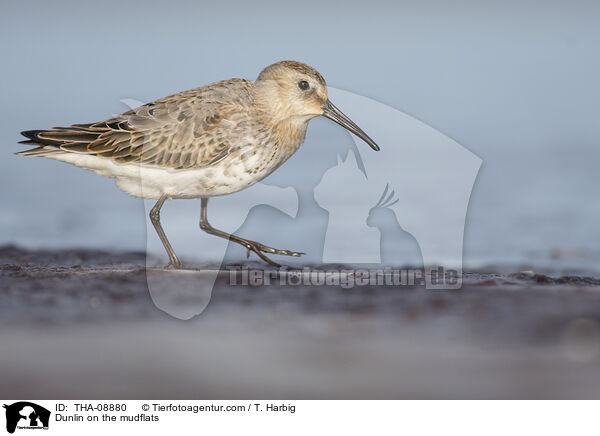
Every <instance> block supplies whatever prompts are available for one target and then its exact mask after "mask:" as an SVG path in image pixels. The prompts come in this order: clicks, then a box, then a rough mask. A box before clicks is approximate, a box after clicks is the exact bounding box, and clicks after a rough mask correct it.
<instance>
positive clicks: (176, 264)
mask: <svg viewBox="0 0 600 436" xmlns="http://www.w3.org/2000/svg"><path fill="white" fill-rule="evenodd" d="M166 199H167V196H166V195H163V196H162V197H160V198H159V199H158V201H157V202H156V204H155V205H154V207H153V208H152V210H150V221H152V225H153V226H154V230H156V233H157V234H158V237H159V238H160V241H161V242H162V244H163V246H164V247H165V250H167V254H168V255H169V264H168V265H167V267H169V266H173V268H175V269H181V267H182V265H181V261H180V260H179V258H178V257H177V255H176V254H175V252H174V251H173V247H171V244H170V243H169V240H168V239H167V235H165V231H164V230H163V228H162V226H161V225H160V209H161V208H162V206H163V203H164V202H165V200H166Z"/></svg>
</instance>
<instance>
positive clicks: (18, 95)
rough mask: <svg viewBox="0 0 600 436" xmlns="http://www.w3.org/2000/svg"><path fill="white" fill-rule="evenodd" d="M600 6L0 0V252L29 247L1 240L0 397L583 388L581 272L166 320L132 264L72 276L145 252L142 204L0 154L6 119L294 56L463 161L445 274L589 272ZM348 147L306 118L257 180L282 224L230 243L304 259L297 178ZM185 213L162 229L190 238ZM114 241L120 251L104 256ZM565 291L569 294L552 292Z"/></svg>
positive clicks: (255, 221) (251, 69) (284, 296)
mask: <svg viewBox="0 0 600 436" xmlns="http://www.w3.org/2000/svg"><path fill="white" fill-rule="evenodd" d="M599 16H600V3H598V2H596V1H591V0H590V1H583V0H575V1H571V2H568V3H567V2H562V1H558V0H556V1H552V0H548V1H511V0H509V1H504V2H477V1H474V0H473V1H451V2H449V1H442V0H439V1H434V0H425V1H420V2H408V1H396V2H391V1H380V0H374V1H369V2H358V1H353V0H349V1H346V2H343V3H340V2H330V3H327V2H322V1H313V0H305V1H303V2H294V3H282V2H278V1H269V0H261V1H258V2H243V1H240V0H232V1H228V2H196V1H176V0H172V1H169V2H158V1H147V2H134V1H132V2H123V1H113V0H105V1H102V2H78V1H67V0H59V1H55V2H43V1H19V2H4V3H3V4H2V6H1V13H0V36H1V38H0V41H2V42H1V43H0V47H1V51H0V56H1V59H2V62H1V65H2V68H1V70H0V76H1V78H2V80H1V81H0V91H1V95H2V100H3V109H2V117H1V118H0V142H1V144H2V147H0V186H1V188H0V205H1V206H0V207H1V208H2V213H0V246H3V245H7V244H14V245H16V246H18V247H22V248H26V249H36V250H37V249H46V250H48V251H45V252H38V254H35V253H34V254H31V253H29V252H22V251H19V250H17V249H15V248H10V247H9V248H6V247H5V248H2V249H0V265H4V266H5V267H6V268H5V267H3V269H2V270H1V271H0V272H1V278H2V283H1V284H2V286H1V288H2V292H0V324H2V329H0V343H1V344H2V345H3V349H5V350H11V352H10V353H7V352H3V353H2V354H1V355H0V367H1V368H2V374H3V380H2V383H0V385H2V393H3V394H4V396H5V397H8V396H12V397H20V396H24V395H29V396H30V397H31V398H59V397H60V398H88V397H94V398H110V397H115V396H119V397H120V398H140V397H146V398H148V397H152V398H160V397H162V396H168V397H171V398H197V397H204V398H215V397H216V398H239V397H245V398H257V397H269V398H364V397H369V398H457V397H458V398H490V397H492V398H540V397H543V398H567V397H568V398H581V397H590V398H593V397H597V396H598V392H600V364H599V362H600V360H599V359H600V317H599V316H598V314H599V313H600V295H599V294H598V292H597V289H598V288H597V285H598V281H597V280H596V281H594V280H593V279H589V280H588V279H586V280H587V281H586V280H584V279H577V278H575V279H565V280H563V281H560V282H555V281H553V280H552V279H550V278H548V277H545V276H534V275H533V273H531V274H530V275H527V274H529V273H527V274H525V275H517V276H508V275H507V276H503V277H498V276H496V275H494V274H491V275H489V276H488V275H481V276H480V275H478V274H475V275H474V276H470V277H467V280H466V284H467V285H466V286H465V288H464V289H463V290H461V291H437V292H435V293H432V292H430V291H424V290H419V289H402V291H403V292H400V290H398V289H382V288H370V287H365V288H360V289H358V288H357V289H354V290H342V289H337V288H327V289H316V288H312V289H310V288H290V287H263V288H250V289H245V288H240V287H231V286H227V284H226V283H221V284H220V285H219V284H218V286H217V288H216V291H215V293H214V294H213V298H212V301H211V304H210V305H209V308H208V310H207V311H206V312H205V313H204V314H203V315H202V316H200V317H197V318H196V319H194V320H193V321H190V322H187V323H182V322H180V321H177V320H174V319H172V318H170V317H169V316H168V315H166V314H164V313H162V312H160V311H158V310H157V309H156V308H155V307H154V306H153V304H152V301H151V300H150V298H149V295H148V291H147V287H146V276H145V275H144V272H143V270H136V269H135V268H134V270H133V271H132V270H129V269H127V268H125V269H124V270H123V271H116V272H115V271H113V272H109V273H105V271H104V270H102V271H99V272H98V271H96V270H94V268H95V267H96V266H97V265H107V264H111V263H117V264H119V265H122V264H123V262H125V263H127V262H131V263H134V264H137V265H140V264H143V263H144V261H145V257H144V254H143V252H144V250H145V248H146V210H145V207H144V202H143V201H142V200H139V199H134V198H132V197H129V196H127V195H126V194H124V193H122V192H121V191H119V190H118V189H117V188H116V187H115V185H114V182H113V181H111V180H108V179H106V178H103V177H101V176H98V175H95V174H93V173H90V172H87V171H84V170H81V169H79V168H76V167H74V166H70V165H67V164H63V163H60V162H55V161H51V160H45V159H38V158H24V157H21V156H14V155H13V153H14V152H15V151H18V150H21V149H23V148H22V147H21V146H19V145H18V144H17V142H18V141H19V140H21V139H22V138H21V136H20V135H19V132H20V131H22V130H28V129H43V128H49V127H52V126H62V125H68V124H71V123H85V122H91V121H97V120H102V119H105V118H108V117H110V116H111V115H113V114H118V113H121V112H124V111H125V110H127V109H128V107H127V106H126V105H125V104H124V103H122V100H123V99H134V100H137V101H141V102H149V101H152V100H155V99H157V98H160V97H163V96H166V95H169V94H172V93H175V92H179V91H182V90H186V89H190V88H194V87H197V86H201V85H204V84H207V83H210V82H213V81H217V80H221V79H225V78H230V77H244V78H250V79H254V78H255V77H256V76H257V75H258V73H259V72H260V70H261V69H262V68H264V67H265V66H266V65H268V64H271V63H273V62H276V61H278V60H282V59H295V60H299V61H302V62H306V63H308V64H310V65H312V66H314V67H315V68H317V69H318V70H319V71H320V72H321V73H322V74H323V75H324V77H325V78H326V80H327V81H328V84H329V85H330V86H332V87H335V88H339V89H342V90H347V91H350V92H352V93H355V94H358V95H362V96H365V97H368V98H371V99H373V100H376V101H378V102H381V103H384V104H386V105H388V106H391V107H394V108H396V109H398V110H400V111H403V112H405V113H407V114H409V115H411V116H412V117H415V118H416V119H418V120H421V121H423V122H425V123H426V124H428V125H430V126H432V127H433V128H435V129H437V130H438V131H440V132H442V133H443V134H444V135H447V136H448V137H450V138H452V139H454V140H455V141H457V142H458V143H459V144H461V145H462V146H464V147H466V148H467V149H468V150H470V151H471V152H473V153H474V154H475V155H477V156H478V157H480V158H481V159H482V160H483V165H482V167H481V169H480V171H479V174H478V176H477V179H476V181H475V185H474V188H473V193H472V196H471V200H470V206H469V210H468V214H467V220H466V226H465V236H464V265H465V269H466V270H469V269H471V270H476V269H479V271H481V268H485V270H486V271H492V272H494V271H499V270H501V269H503V268H504V271H508V272H514V271H518V270H519V269H525V268H531V269H534V270H536V271H538V270H539V269H543V268H550V269H552V270H553V271H560V272H561V273H565V272H568V273H576V274H585V275H595V276H596V277H597V274H598V273H600V271H599V270H600V249H599V248H598V241H599V240H600V226H599V225H598V223H599V222H600V201H599V200H600V198H599V193H600V172H599V171H598V162H600V147H599V145H600V127H599V123H598V121H597V117H598V113H599V109H600V105H599V102H600V86H598V77H600V57H598V47H599V46H600V27H599V26H598V17H599ZM352 147H353V142H352V139H351V137H350V136H349V135H348V134H347V133H345V132H344V131H343V130H341V129H340V128H339V127H338V126H336V125H335V124H333V123H332V122H330V121H329V120H326V119H320V118H318V119H315V120H313V121H311V123H310V125H309V130H308V134H307V140H306V143H305V144H304V146H303V147H302V148H301V149H300V150H299V152H298V153H297V154H296V155H294V156H293V157H292V158H291V159H290V160H289V161H288V162H287V163H286V164H285V165H284V166H283V167H282V168H281V169H280V170H279V171H277V172H275V173H274V174H273V175H271V176H269V177H268V178H267V179H265V180H264V182H265V183H266V184H271V185H276V186H280V187H293V188H294V189H296V191H297V192H298V197H299V204H300V209H299V210H300V213H301V215H300V216H299V217H298V218H297V219H296V220H294V219H292V218H290V217H288V216H286V215H284V214H283V213H282V212H280V211H277V210H275V209H273V208H269V207H266V206H260V207H257V208H254V209H253V210H252V212H251V213H250V216H249V219H248V220H247V221H246V223H245V224H244V226H243V228H242V229H240V232H241V234H243V235H248V236H250V237H252V239H256V240H264V242H267V241H268V242H271V243H272V245H274V246H278V245H282V247H280V248H289V249H297V250H301V249H303V248H305V247H304V246H300V244H298V245H296V243H298V242H302V243H304V242H305V241H310V240H312V239H311V238H312V236H311V235H312V233H311V225H312V224H311V223H313V221H311V220H310V219H308V217H310V218H311V219H313V218H314V219H318V220H323V219H324V220H325V221H326V219H327V213H326V211H325V210H323V209H321V208H320V207H319V206H318V205H317V204H316V203H315V201H314V198H313V188H314V186H315V185H316V184H318V182H319V180H320V178H321V176H322V174H323V171H324V170H326V169H327V168H330V167H332V166H334V165H336V162H337V158H338V155H342V156H345V155H346V154H347V151H348V150H350V149H351V148H352ZM448 165H452V162H448ZM242 194H243V193H242ZM340 195H346V196H350V195H351V193H344V192H341V193H340ZM198 203H199V202H198ZM173 204H175V202H173ZM172 207H173V206H170V205H169V203H167V204H166V206H165V208H164V209H163V210H164V217H165V221H167V222H168V214H169V209H170V208H172ZM171 210H173V209H171ZM198 213H199V204H198ZM265 219H267V220H269V221H268V222H269V223H270V225H269V226H268V228H265V225H264V222H265V221H264V220H265ZM197 220H198V215H195V216H191V217H190V218H189V224H188V225H186V226H181V228H180V229H179V230H178V229H174V228H172V229H170V230H171V231H173V232H177V231H179V232H183V233H182V234H184V235H185V234H186V232H200V230H199V229H198V228H197ZM274 233H276V234H274ZM278 235H280V236H278ZM278 238H279V239H278ZM313 239H314V238H313ZM307 248H310V246H309V247H307ZM57 249H66V251H61V252H57V251H56V250H57ZM89 250H105V252H98V251H89ZM129 250H133V251H136V252H138V254H136V255H133V254H132V255H126V256H124V257H120V256H119V255H115V254H114V253H115V252H116V251H129ZM303 251H307V250H303ZM40 253H41V254H40ZM243 254H244V253H243V251H242V250H240V249H239V248H237V247H230V252H229V254H228V256H230V257H231V258H234V257H241V256H243ZM29 264H31V265H33V267H29V266H27V265H29ZM40 264H41V265H43V267H39V268H38V266H37V265H40ZM48 265H49V266H48ZM64 265H66V266H67V269H66V270H64V269H62V268H63V266H64ZM71 265H82V266H83V269H82V270H81V272H78V270H77V267H76V268H71V269H69V268H70V266H71ZM255 265H259V264H255ZM21 266H23V267H21ZM259 266H261V267H262V266H263V265H259ZM86 268H89V269H86ZM506 268H507V269H506ZM103 274H107V275H103ZM190 277H191V276H190ZM582 284H584V285H586V286H587V285H592V287H588V288H585V289H582V288H578V290H577V292H573V288H572V287H571V286H579V285H582ZM179 304H184V305H185V304H187V303H186V301H185V300H182V301H181V302H179ZM74 325H77V328H73V326H74ZM48 326H53V327H54V328H48Z"/></svg>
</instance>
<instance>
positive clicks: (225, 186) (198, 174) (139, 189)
mask: <svg viewBox="0 0 600 436" xmlns="http://www.w3.org/2000/svg"><path fill="white" fill-rule="evenodd" d="M45 157H47V158H50V159H55V160H59V161H62V162H67V163H70V164H73V165H76V166H78V167H81V168H85V169H89V170H92V171H94V172H96V173H98V174H100V175H103V176H105V177H111V178H114V179H115V181H116V183H117V186H118V187H119V189H121V190H122V191H124V192H126V193H127V194H129V195H132V196H134V197H141V198H154V199H157V198H160V197H161V196H163V195H167V196H168V197H170V198H199V197H215V196H218V195H225V194H231V193H233V192H237V191H240V190H242V189H244V188H247V187H248V186H251V185H253V184H255V183H257V182H259V181H260V180H262V179H263V178H265V177H266V176H268V175H269V174H270V173H271V172H272V171H273V170H274V169H275V168H277V167H278V166H279V165H271V166H270V167H268V168H261V169H260V170H259V171H255V172H253V169H255V168H257V163H258V162H259V161H260V160H261V158H262V156H258V155H257V156H256V158H255V159H249V160H247V161H245V162H241V161H234V162H229V165H224V163H225V162H222V163H220V164H217V165H214V166H211V167H206V168H196V169H185V170H173V169H168V168H162V167H152V166H142V165H140V164H139V163H127V164H120V163H115V162H113V161H112V160H111V159H108V158H105V157H98V156H95V155H86V154H78V153H52V154H48V155H46V156H45ZM255 160H256V161H255ZM280 163H281V162H279V164H280Z"/></svg>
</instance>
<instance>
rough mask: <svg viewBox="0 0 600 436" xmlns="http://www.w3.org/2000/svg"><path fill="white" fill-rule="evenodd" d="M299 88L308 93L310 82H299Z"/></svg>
mask: <svg viewBox="0 0 600 436" xmlns="http://www.w3.org/2000/svg"><path fill="white" fill-rule="evenodd" d="M298 88H300V89H301V90H302V91H306V90H307V89H308V82H307V81H306V80H302V81H300V82H298Z"/></svg>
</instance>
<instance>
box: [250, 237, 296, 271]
mask: <svg viewBox="0 0 600 436" xmlns="http://www.w3.org/2000/svg"><path fill="white" fill-rule="evenodd" d="M240 243H241V244H242V245H243V246H244V247H246V250H247V251H246V257H250V252H251V251H253V252H255V253H256V254H257V255H258V257H260V258H261V259H262V260H264V261H265V262H267V263H268V264H270V265H273V266H275V267H277V268H281V265H280V264H278V263H277V262H274V261H272V260H271V259H269V258H268V257H267V256H265V255H264V254H263V253H270V254H279V255H282V256H294V257H300V256H302V255H303V254H306V253H302V252H299V251H290V250H279V249H277V248H273V247H269V246H268V245H264V244H261V243H260V242H256V241H249V240H247V239H244V240H242V241H240Z"/></svg>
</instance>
